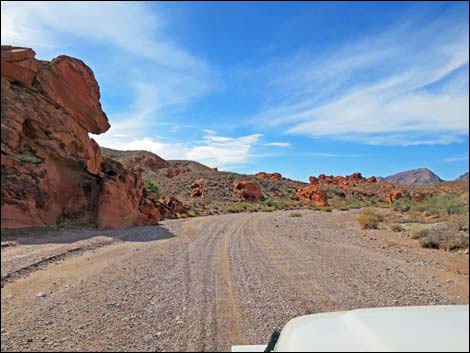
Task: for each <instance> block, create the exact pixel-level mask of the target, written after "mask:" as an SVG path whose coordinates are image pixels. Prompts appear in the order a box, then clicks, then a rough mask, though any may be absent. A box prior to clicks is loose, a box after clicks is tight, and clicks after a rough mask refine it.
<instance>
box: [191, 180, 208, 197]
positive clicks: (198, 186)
mask: <svg viewBox="0 0 470 353" xmlns="http://www.w3.org/2000/svg"><path fill="white" fill-rule="evenodd" d="M206 192H207V187H206V180H205V179H203V178H201V179H197V180H195V181H193V183H192V184H191V198H194V197H204V195H205V194H206Z"/></svg>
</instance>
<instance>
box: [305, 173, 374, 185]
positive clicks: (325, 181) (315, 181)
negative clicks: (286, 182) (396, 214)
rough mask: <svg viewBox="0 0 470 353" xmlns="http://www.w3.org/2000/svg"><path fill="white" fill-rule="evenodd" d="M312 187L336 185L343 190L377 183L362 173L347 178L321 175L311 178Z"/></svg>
mask: <svg viewBox="0 0 470 353" xmlns="http://www.w3.org/2000/svg"><path fill="white" fill-rule="evenodd" d="M309 182H310V184H311V185H336V186H339V187H342V188H346V187H351V186H352V187H354V186H356V185H357V184H361V183H366V182H367V183H376V182H377V179H376V178H375V177H370V178H367V179H366V178H364V177H363V176H362V174H361V173H353V174H351V175H348V176H346V177H343V176H340V175H338V176H333V175H325V174H320V175H319V176H318V178H316V177H314V176H311V177H310V178H309Z"/></svg>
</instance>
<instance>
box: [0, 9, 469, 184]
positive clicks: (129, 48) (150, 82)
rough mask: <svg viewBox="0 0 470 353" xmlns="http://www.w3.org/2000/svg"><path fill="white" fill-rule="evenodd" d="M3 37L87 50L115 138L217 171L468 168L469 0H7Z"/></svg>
mask: <svg viewBox="0 0 470 353" xmlns="http://www.w3.org/2000/svg"><path fill="white" fill-rule="evenodd" d="M1 6H2V12H1V13H2V18H1V20H2V28H1V29H2V31H1V32H2V39H1V41H2V44H12V45H20V46H26V47H31V48H33V49H34V50H35V51H36V53H37V58H39V59H48V60H50V59H52V58H54V57H56V56H57V55H61V54H66V55H70V56H74V57H77V58H80V59H82V60H83V61H85V62H86V63H87V64H88V65H89V66H90V67H91V68H92V69H93V71H94V73H95V76H96V78H97V80H98V82H99V84H100V87H101V102H102V105H103V109H104V111H105V112H106V113H107V115H108V117H109V120H110V123H111V129H110V130H109V131H108V132H106V133H105V134H102V135H99V136H93V138H95V139H96V140H97V142H98V143H99V144H100V145H103V146H107V147H112V148H116V149H145V150H151V151H152V152H155V153H157V154H159V155H161V156H162V157H164V158H167V159H193V160H197V161H200V162H202V163H205V164H207V165H209V166H212V167H215V166H217V167H219V169H222V170H230V171H237V172H244V173H255V172H258V171H267V172H281V173H282V174H283V175H285V176H287V177H291V178H295V179H300V180H307V179H308V176H310V175H318V174H320V173H325V174H334V175H345V174H351V173H353V172H356V171H360V172H362V173H363V174H364V175H366V176H370V175H378V176H386V175H390V174H393V173H396V172H399V171H403V170H406V169H413V168H419V167H426V168H429V169H431V170H433V171H435V172H436V173H437V174H439V175H440V176H441V177H442V178H444V179H454V178H455V177H457V176H458V175H460V174H462V173H464V172H466V171H467V170H468V143H469V123H468V119H469V79H468V75H469V56H468V52H469V35H468V30H469V17H468V12H469V8H468V6H469V5H468V3H467V2H459V3H458V2H453V3H439V2H428V3H425V2H407V3H401V2H400V3H398V2H394V3H371V2H358V3H351V2H347V3H346V2H344V3H341V2H332V3H328V2H316V3H311V2H299V3H293V2H285V3H283V2H275V3H274V2H273V3H256V2H250V3H248V2H240V3H237V2H230V3H216V2H207V3H201V2H198V3H194V2H185V3H183V2H181V3H170V2H165V3H159V2H132V3H130V2H129V3H126V2H119V3H112V2H106V3H87V2H76V3H74V2H68V3H56V2H54V3H52V2H50V3H47V2H31V3H29V2H2V5H1Z"/></svg>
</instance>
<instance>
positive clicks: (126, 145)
mask: <svg viewBox="0 0 470 353" xmlns="http://www.w3.org/2000/svg"><path fill="white" fill-rule="evenodd" d="M92 137H93V138H94V139H95V140H96V141H97V142H98V144H99V145H100V146H104V147H109V148H113V149H118V150H145V151H150V152H153V153H156V154H158V155H159V156H161V157H162V158H164V159H189V160H195V161H197V162H200V163H203V164H205V165H208V166H210V167H219V168H224V169H230V168H232V167H234V166H240V165H243V164H245V163H247V162H249V161H250V160H251V159H253V158H258V157H259V156H258V155H257V154H255V149H256V148H257V147H259V146H262V145H263V144H262V143H261V142H260V140H261V137H262V135H261V134H251V135H245V136H239V137H228V136H221V135H217V133H216V132H215V131H213V130H204V131H203V136H202V138H201V140H198V141H194V142H188V141H185V142H178V141H176V142H166V141H164V140H163V139H161V138H158V137H143V138H134V139H131V140H129V139H123V138H119V137H117V136H116V134H102V135H93V136H92Z"/></svg>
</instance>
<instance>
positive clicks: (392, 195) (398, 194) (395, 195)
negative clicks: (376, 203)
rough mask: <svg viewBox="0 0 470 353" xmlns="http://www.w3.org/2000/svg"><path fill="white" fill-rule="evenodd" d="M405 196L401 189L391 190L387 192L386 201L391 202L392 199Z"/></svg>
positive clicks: (395, 199) (399, 198)
mask: <svg viewBox="0 0 470 353" xmlns="http://www.w3.org/2000/svg"><path fill="white" fill-rule="evenodd" d="M405 197H406V194H405V193H403V192H401V191H393V192H391V193H390V194H388V197H387V201H388V203H389V204H392V203H393V202H394V201H397V200H401V199H403V198H405Z"/></svg>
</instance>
